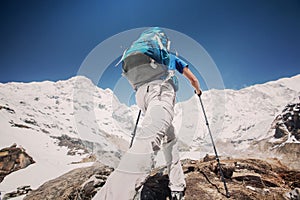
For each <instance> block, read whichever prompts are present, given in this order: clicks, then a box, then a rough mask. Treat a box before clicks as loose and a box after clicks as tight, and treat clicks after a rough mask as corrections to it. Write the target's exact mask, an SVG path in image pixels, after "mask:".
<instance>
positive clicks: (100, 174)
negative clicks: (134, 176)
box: [24, 163, 113, 200]
mask: <svg viewBox="0 0 300 200" xmlns="http://www.w3.org/2000/svg"><path fill="white" fill-rule="evenodd" d="M112 171H113V169H112V168H109V167H106V166H104V165H101V164H99V163H97V164H95V165H93V166H91V167H85V168H78V169H74V170H72V171H70V172H68V173H66V174H64V175H62V176H60V177H58V178H56V179H53V180H50V181H48V182H46V183H44V184H43V185H42V186H40V187H39V188H38V189H36V190H33V191H32V192H30V193H29V194H28V195H27V196H26V197H25V198H24V200H41V199H44V200H53V199H56V200H66V199H68V200H71V199H74V200H83V199H84V200H88V199H92V197H93V196H94V195H95V194H96V193H97V190H98V189H99V188H100V187H102V186H103V185H104V183H105V181H106V179H107V177H108V176H109V174H110V173H111V172H112Z"/></svg>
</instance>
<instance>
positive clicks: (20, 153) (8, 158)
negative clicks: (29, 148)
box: [0, 144, 35, 183]
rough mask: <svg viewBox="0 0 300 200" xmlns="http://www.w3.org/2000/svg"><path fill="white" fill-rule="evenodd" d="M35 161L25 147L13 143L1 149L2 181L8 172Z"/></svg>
mask: <svg viewBox="0 0 300 200" xmlns="http://www.w3.org/2000/svg"><path fill="white" fill-rule="evenodd" d="M33 163H35V161H34V160H33V158H32V157H31V156H29V155H28V154H27V153H26V152H25V149H24V148H22V147H17V145H16V144H13V145H12V146H10V147H6V148H3V149H1V150H0V183H1V182H2V181H3V179H4V177H5V176H7V175H8V174H10V173H12V172H14V171H17V170H20V169H23V168H26V167H27V166H29V165H31V164H33Z"/></svg>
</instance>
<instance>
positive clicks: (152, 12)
mask: <svg viewBox="0 0 300 200" xmlns="http://www.w3.org/2000/svg"><path fill="white" fill-rule="evenodd" d="M0 23H1V24H0V25H1V26H0V29H1V31H0V56H1V57H0V66H1V73H0V82H2V83H5V82H9V81H22V82H30V81H42V80H53V81H56V80H61V79H68V78H70V77H72V76H75V75H76V73H77V71H78V68H79V67H80V65H81V63H82V62H83V60H84V59H85V57H86V56H87V55H88V54H89V52H90V51H91V50H93V49H94V48H95V47H96V46H97V45H98V44H99V43H101V42H102V41H104V40H105V39H107V38H109V37H111V36H113V35H115V34H117V33H120V32H123V31H126V30H129V29H133V28H139V27H149V26H161V27H166V28H169V29H173V30H176V31H179V32H182V33H184V34H186V35H188V36H189V37H191V38H193V39H194V40H196V41H197V42H198V43H200V44H201V45H202V46H203V47H204V48H205V50H206V51H207V52H208V53H209V54H210V56H211V57H212V59H213V60H214V62H215V63H216V65H217V67H218V69H219V70H220V72H221V75H222V78H223V81H224V84H225V87H226V88H232V89H239V88H242V87H245V86H248V85H253V84H256V83H264V82H267V81H270V80H276V79H278V78H281V77H289V76H293V75H296V74H299V73H300V1H299V0H226V1H224V0H181V1H178V0H152V1H148V0H147V1H144V0H128V1H124V0H120V1H116V0H109V1H108V0H107V1H104V0H102V1H101V0H86V1H85V0H42V1H41V0H35V1H32V0H24V1H18V0H2V1H1V3H0ZM111 76H120V74H119V72H118V73H114V72H112V73H111ZM110 80H111V81H110ZM113 80H114V78H113V77H112V78H111V79H110V78H106V79H104V81H102V82H101V83H100V87H104V88H105V87H113V84H114V83H113Z"/></svg>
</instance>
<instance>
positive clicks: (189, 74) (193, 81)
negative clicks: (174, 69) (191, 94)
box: [183, 67, 202, 95]
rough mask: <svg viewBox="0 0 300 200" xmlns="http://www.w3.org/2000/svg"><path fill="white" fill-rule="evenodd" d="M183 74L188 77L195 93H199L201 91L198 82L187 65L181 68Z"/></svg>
mask: <svg viewBox="0 0 300 200" xmlns="http://www.w3.org/2000/svg"><path fill="white" fill-rule="evenodd" d="M183 75H184V76H185V77H186V78H187V79H189V81H190V82H191V85H192V86H193V87H194V88H195V91H196V93H197V95H201V94H202V91H201V89H200V84H199V81H198V79H197V78H196V76H195V75H194V74H193V72H191V70H190V69H189V68H188V67H185V68H183Z"/></svg>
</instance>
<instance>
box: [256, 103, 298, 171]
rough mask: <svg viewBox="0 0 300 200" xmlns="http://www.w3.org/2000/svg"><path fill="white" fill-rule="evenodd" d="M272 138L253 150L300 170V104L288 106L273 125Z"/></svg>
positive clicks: (260, 142)
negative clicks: (256, 149)
mask: <svg viewBox="0 0 300 200" xmlns="http://www.w3.org/2000/svg"><path fill="white" fill-rule="evenodd" d="M269 133H270V136H269V137H268V138H266V139H264V140H261V141H258V142H255V144H254V147H253V148H257V147H258V148H259V149H260V151H261V152H264V153H265V154H268V155H272V156H274V157H277V158H280V161H281V162H283V163H284V164H285V165H287V166H289V167H291V168H294V169H297V170H300V160H299V157H300V103H294V104H288V105H287V106H286V107H285V108H284V109H283V111H282V113H281V114H279V115H278V116H277V117H276V118H275V120H274V121H273V123H272V125H271V129H270V131H269Z"/></svg>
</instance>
